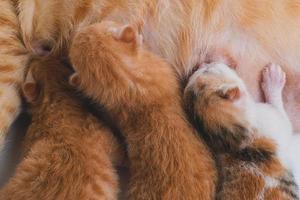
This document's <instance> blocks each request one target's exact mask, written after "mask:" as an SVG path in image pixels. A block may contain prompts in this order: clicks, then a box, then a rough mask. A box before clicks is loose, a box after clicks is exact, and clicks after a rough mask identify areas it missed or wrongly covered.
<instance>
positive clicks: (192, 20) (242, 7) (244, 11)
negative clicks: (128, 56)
mask: <svg viewBox="0 0 300 200" xmlns="http://www.w3.org/2000/svg"><path fill="white" fill-rule="evenodd" d="M0 7H1V11H0V19H1V20H0V27H1V28H0V32H1V34H0V38H2V37H4V38H3V39H5V40H6V39H7V38H10V37H9V36H12V38H15V39H16V41H17V43H18V45H20V46H21V47H22V48H23V46H22V44H19V42H18V40H19V39H18V38H16V37H15V34H16V33H17V34H19V33H20V38H21V39H22V40H23V42H24V44H25V46H26V48H27V50H28V51H30V52H31V53H33V54H39V55H45V54H49V53H50V52H51V53H53V54H57V55H59V56H65V55H67V54H68V53H67V52H68V49H69V45H70V41H71V40H72V37H73V36H74V34H75V33H76V31H77V30H78V29H80V28H82V27H85V26H87V25H90V24H93V23H96V22H100V21H102V20H104V19H111V20H117V21H121V22H122V23H125V22H126V23H130V24H135V26H136V27H138V28H139V29H140V30H141V32H142V33H143V35H144V40H145V44H146V45H147V46H148V47H149V49H151V50H152V51H153V52H155V53H157V54H158V55H160V56H161V57H163V58H165V59H166V60H168V62H170V63H171V64H172V66H174V68H175V69H176V71H177V72H178V74H179V75H180V76H181V77H184V76H185V75H186V73H188V72H189V71H190V70H191V69H192V68H193V67H194V66H195V65H196V64H197V63H201V62H203V59H204V58H206V56H207V53H208V52H211V51H213V50H214V49H215V48H224V49H226V50H227V51H229V53H230V54H231V55H232V56H233V57H234V58H235V59H236V60H237V62H238V66H242V67H241V68H238V69H237V70H238V71H239V72H240V75H241V77H242V78H243V79H244V81H245V82H246V84H247V85H248V88H249V89H250V91H251V93H252V94H253V95H255V97H256V99H258V98H259V97H260V88H259V81H258V80H259V74H260V71H261V67H260V66H264V65H265V64H267V62H269V61H270V60H272V61H274V62H276V63H280V64H282V65H283V67H284V69H285V71H286V72H288V73H287V78H288V81H287V85H286V88H285V91H284V93H285V95H284V96H285V98H284V101H285V103H286V108H287V112H288V114H289V116H290V118H291V120H292V122H293V125H294V127H295V131H298V132H299V131H300V116H299V113H300V103H299V102H300V101H299V98H300V97H299V95H298V92H295V91H297V90H299V89H300V82H299V80H300V78H299V77H300V64H299V63H300V62H299V58H300V51H299V50H298V49H299V44H300V37H298V36H299V35H300V28H299V27H300V25H299V24H300V1H298V0H287V1H274V0H239V1H226V0H201V1H200V0H163V1H162V0H73V1H69V0H47V1H44V0H35V1H25V0H18V1H17V0H2V1H1V3H0ZM17 14H18V19H19V26H20V29H21V31H19V27H18V26H15V25H13V26H12V27H13V29H12V30H14V31H13V32H10V31H7V30H8V29H7V28H8V27H9V26H10V25H12V24H17V21H16V15H17ZM7 16H8V17H11V16H14V17H13V19H14V20H13V23H10V22H11V20H6V18H7ZM2 19H4V20H2ZM7 22H9V24H10V25H8V26H7V25H6V24H8V23H7ZM7 34H8V35H7ZM18 45H17V47H18ZM6 49H7V47H6V45H5V43H4V45H3V46H2V45H1V50H6ZM7 54H9V52H7ZM9 55H11V54H9ZM12 57H13V61H14V62H16V63H11V64H12V65H11V66H12V69H13V71H12V73H13V72H16V71H17V69H20V71H22V70H23V68H24V67H25V66H24V65H23V61H24V60H23V58H22V56H21V57H20V61H19V58H18V57H15V55H12ZM3 60H7V56H6V54H5V55H2V54H0V62H2V61H3ZM20 63H22V64H20ZM4 66H5V65H4ZM249 72H251V73H250V74H251V76H249ZM0 76H1V77H2V76H3V77H4V78H5V79H6V77H7V76H6V73H4V74H3V73H2V72H1V71H0ZM21 77H22V76H21V75H20V78H18V79H17V80H15V78H14V79H12V80H13V81H11V83H17V82H18V81H19V80H20V79H21ZM1 90H5V91H9V93H8V94H2V96H3V97H1V98H0V108H1V109H0V116H1V117H0V127H1V128H0V129H1V131H2V133H1V134H2V136H1V134H0V137H1V139H2V140H3V137H4V134H5V131H4V128H3V127H8V126H9V125H10V122H11V121H12V120H13V118H14V117H15V115H16V113H17V112H12V113H13V114H10V112H8V114H6V112H7V111H5V110H7V109H3V108H4V107H3V106H2V105H3V104H7V103H5V100H6V99H10V101H9V103H10V108H13V109H9V110H18V106H19V101H20V100H19V97H18V96H17V88H15V87H12V86H10V85H8V84H4V85H3V86H1V88H0V91H1ZM10 93H12V94H13V96H14V98H11V97H10V95H11V94H10ZM3 115H5V116H4V117H2V116H3Z"/></svg>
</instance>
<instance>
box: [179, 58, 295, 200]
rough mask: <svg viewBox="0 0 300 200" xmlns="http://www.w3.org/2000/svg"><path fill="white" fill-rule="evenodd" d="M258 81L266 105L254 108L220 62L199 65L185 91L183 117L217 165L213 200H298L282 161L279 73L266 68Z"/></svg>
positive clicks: (284, 133)
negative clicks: (218, 177) (218, 173)
mask: <svg viewBox="0 0 300 200" xmlns="http://www.w3.org/2000/svg"><path fill="white" fill-rule="evenodd" d="M262 77H263V81H262V89H263V91H264V94H265V97H266V103H256V102H255V101H254V100H253V99H252V97H251V95H250V94H249V92H248V91H247V89H246V86H245V84H244V83H243V81H242V80H241V79H240V78H239V77H238V76H237V74H236V73H235V72H234V71H233V70H232V69H230V68H229V67H228V66H227V65H225V64H222V63H210V64H205V65H204V66H203V67H201V68H200V69H198V70H197V71H196V72H195V73H194V74H193V75H192V76H191V77H190V80H189V82H188V85H187V87H186V89H185V92H184V100H185V104H186V105H187V108H188V112H189V113H190V114H191V117H192V120H193V121H194V122H195V125H196V126H197V127H198V129H199V130H200V131H201V132H200V133H205V134H203V135H202V136H203V137H204V138H205V139H206V140H207V142H208V144H209V146H210V147H211V148H212V150H213V151H214V152H215V154H216V156H217V158H218V161H219V165H220V168H221V169H220V171H221V180H222V182H221V185H222V186H221V190H220V191H219V192H218V195H217V198H218V199H228V200H229V199H230V200H235V199H236V200H240V199H243V200H244V199H245V200H246V199H249V200H252V199H253V200H254V199H266V200H275V199H278V200H279V199H280V200H282V199H287V200H288V199H299V196H298V192H299V191H298V186H297V184H296V183H295V180H294V177H293V174H292V173H291V172H290V166H289V162H288V161H287V159H286V158H287V157H288V145H289V141H290V138H291V137H292V127H291V123H290V121H289V119H288V117H287V115H286V112H285V110H284V107H283V102H282V90H283V87H284V85H285V74H284V72H283V71H282V70H281V68H280V67H279V66H277V65H273V64H272V65H269V66H268V67H267V68H266V69H265V70H264V71H263V74H262Z"/></svg>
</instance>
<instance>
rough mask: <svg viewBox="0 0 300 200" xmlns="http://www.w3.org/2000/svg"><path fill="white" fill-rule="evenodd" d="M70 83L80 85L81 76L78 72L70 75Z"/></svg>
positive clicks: (75, 85)
mask: <svg viewBox="0 0 300 200" xmlns="http://www.w3.org/2000/svg"><path fill="white" fill-rule="evenodd" d="M69 84H70V85H72V86H74V87H78V86H79V85H80V78H79V75H78V74H77V73H74V74H73V75H71V76H70V78H69Z"/></svg>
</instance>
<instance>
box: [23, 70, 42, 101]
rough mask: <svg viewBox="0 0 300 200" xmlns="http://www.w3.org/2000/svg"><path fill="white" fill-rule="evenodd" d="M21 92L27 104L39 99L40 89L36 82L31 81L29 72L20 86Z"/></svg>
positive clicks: (31, 77)
mask: <svg viewBox="0 0 300 200" xmlns="http://www.w3.org/2000/svg"><path fill="white" fill-rule="evenodd" d="M22 92H23V95H24V97H25V99H26V101H27V102H29V103H33V102H35V101H36V100H37V99H38V97H39V94H40V89H39V87H38V84H37V83H36V81H35V80H34V79H33V76H32V74H31V72H30V71H29V72H28V74H27V76H26V79H25V82H24V83H23V85H22Z"/></svg>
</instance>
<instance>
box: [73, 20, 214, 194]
mask: <svg viewBox="0 0 300 200" xmlns="http://www.w3.org/2000/svg"><path fill="white" fill-rule="evenodd" d="M130 29H131V31H130ZM138 38H139V36H138V34H137V33H136V32H133V28H130V27H126V26H125V27H122V26H121V25H118V24H116V23H113V22H103V23H100V24H95V25H92V26H90V27H87V28H86V29H83V30H82V31H80V32H79V33H78V34H77V35H76V36H75V38H74V40H73V43H72V47H71V51H70V58H71V61H72V64H73V65H74V68H75V71H76V73H75V75H73V76H72V78H71V82H72V80H76V79H75V78H74V77H77V78H79V80H80V81H79V83H80V84H79V88H80V89H81V90H83V91H84V92H85V93H86V94H87V95H88V96H90V97H92V98H93V99H94V100H95V101H96V102H98V103H101V104H103V105H104V106H105V107H106V108H107V109H108V111H109V112H110V114H111V115H112V117H113V118H114V119H115V120H116V122H117V123H118V124H119V125H120V127H121V128H122V130H123V132H124V134H125V137H126V141H127V144H128V156H129V159H130V172H131V180H130V188H129V192H128V196H129V198H130V199H147V200H148V199H170V200H173V199H191V200H192V199H203V200H206V199H214V196H215V184H216V171H215V166H214V162H213V160H212V158H211V155H210V152H209V151H208V150H207V148H206V146H205V145H204V143H203V142H202V141H201V140H199V139H198V138H197V137H196V135H195V132H194V130H193V129H192V128H191V127H190V125H189V124H188V123H187V121H186V119H185V118H184V113H183V110H182V109H181V102H180V96H179V95H180V92H179V86H178V82H177V80H176V76H175V74H174V72H173V71H172V69H171V66H169V65H168V64H167V63H165V62H164V61H163V60H162V59H160V58H158V57H157V56H155V55H153V54H151V53H149V52H148V51H145V50H144V49H143V48H142V47H141V46H140V44H139V43H138V41H139V39H138ZM76 82H77V81H75V83H76Z"/></svg>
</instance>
